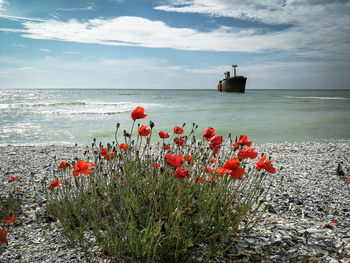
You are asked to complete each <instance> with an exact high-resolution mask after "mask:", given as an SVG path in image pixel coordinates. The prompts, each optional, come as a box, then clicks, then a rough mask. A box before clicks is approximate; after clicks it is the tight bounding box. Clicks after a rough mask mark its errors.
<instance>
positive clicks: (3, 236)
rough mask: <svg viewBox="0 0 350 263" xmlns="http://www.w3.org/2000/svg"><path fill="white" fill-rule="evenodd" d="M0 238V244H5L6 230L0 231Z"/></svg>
mask: <svg viewBox="0 0 350 263" xmlns="http://www.w3.org/2000/svg"><path fill="white" fill-rule="evenodd" d="M0 237H1V243H4V244H7V239H6V228H4V229H0Z"/></svg>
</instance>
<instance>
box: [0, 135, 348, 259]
mask: <svg viewBox="0 0 350 263" xmlns="http://www.w3.org/2000/svg"><path fill="white" fill-rule="evenodd" d="M254 147H256V149H257V151H258V152H259V153H267V154H268V155H271V156H272V157H273V158H274V162H273V164H274V166H276V167H279V166H283V168H284V169H283V170H281V171H279V172H277V173H276V174H274V175H268V176H267V178H266V181H265V185H266V188H267V187H268V186H269V187H270V188H269V191H268V193H267V195H266V197H264V202H265V203H266V204H268V205H269V209H268V211H267V212H266V213H265V214H263V215H262V216H261V220H260V221H259V222H258V224H257V225H256V226H255V227H254V228H253V229H252V231H251V232H249V233H247V234H245V235H242V236H240V237H239V238H238V241H237V243H236V244H235V246H234V247H233V249H231V250H230V251H228V252H227V253H226V254H225V255H224V256H223V257H221V258H217V259H216V260H215V261H214V262H315V263H317V262H332V263H336V262H348V263H350V208H349V196H350V184H348V183H346V180H347V179H348V178H346V177H345V178H344V176H339V175H338V174H337V168H338V166H339V164H340V163H341V166H342V169H343V171H345V172H348V171H350V169H349V168H350V158H349V156H350V141H335V142H297V143H291V142H285V143H270V144H262V145H255V146H254ZM85 149H86V148H85V147H65V146H11V145H9V146H0V192H1V194H2V195H4V196H7V195H9V193H10V192H11V191H12V190H13V189H14V187H13V185H16V187H17V186H18V187H20V188H22V191H20V192H18V193H19V194H20V195H21V196H22V199H23V204H22V207H21V209H22V213H21V214H20V216H19V217H18V218H17V222H16V223H13V224H12V225H11V226H10V227H9V228H8V242H9V245H8V246H7V247H4V250H3V253H2V254H1V255H0V262H122V261H116V260H108V259H105V260H103V261H102V259H101V258H100V257H98V255H99V254H100V251H99V250H98V248H97V247H95V248H93V249H92V251H91V253H89V254H86V253H84V252H82V251H81V250H80V249H79V248H75V247H72V246H71V245H70V244H69V243H68V241H67V240H66V238H65V237H64V235H63V233H62V231H61V229H60V225H59V222H57V221H54V220H51V219H50V218H49V216H48V215H47V214H46V209H45V207H46V204H47V200H46V199H45V195H44V194H43V187H47V185H45V186H42V184H41V182H42V181H44V182H45V183H46V184H48V182H49V181H50V180H52V179H53V178H55V176H56V172H55V171H57V165H58V164H59V163H60V162H61V161H70V160H73V157H78V158H81V159H85V158H86V157H85V156H84V155H83V152H84V151H85ZM224 151H225V149H223V152H224ZM11 176H18V177H20V178H21V180H20V181H18V182H17V181H16V182H12V183H9V182H8V180H9V179H10V177H11ZM349 177H350V176H349ZM20 185H21V186H20ZM326 224H329V225H331V226H332V227H333V228H332V229H329V228H324V226H325V225H326ZM200 259H201V260H202V261H203V260H204V258H203V257H201V258H197V259H196V260H198V261H201V260H200Z"/></svg>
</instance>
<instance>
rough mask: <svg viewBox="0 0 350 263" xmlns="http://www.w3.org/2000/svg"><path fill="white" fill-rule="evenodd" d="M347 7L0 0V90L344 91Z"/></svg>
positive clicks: (304, 0)
mask: <svg viewBox="0 0 350 263" xmlns="http://www.w3.org/2000/svg"><path fill="white" fill-rule="evenodd" d="M349 14H350V1H346V0H334V1H328V0H265V1H252V0H246V1H238V0H173V1H167V0H142V1H141V0H91V1H83V0H75V1H71V0H32V1H28V0H0V88H155V89H166V88H184V89H216V85H217V82H218V80H219V79H220V78H222V77H223V72H224V71H227V70H230V68H231V65H232V64H238V65H239V67H238V69H237V70H238V74H242V75H245V76H247V77H248V81H247V89H281V88H286V89H287V88H301V89H306V88H309V89H325V88H329V89H349V88H350V85H349V83H350V74H349V68H350V16H349Z"/></svg>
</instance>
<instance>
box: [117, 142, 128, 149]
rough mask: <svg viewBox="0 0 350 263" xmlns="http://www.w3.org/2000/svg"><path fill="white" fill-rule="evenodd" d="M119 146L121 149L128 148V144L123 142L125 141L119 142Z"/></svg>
mask: <svg viewBox="0 0 350 263" xmlns="http://www.w3.org/2000/svg"><path fill="white" fill-rule="evenodd" d="M119 148H120V149H121V150H127V149H128V148H129V145H127V144H125V143H121V144H120V145H119Z"/></svg>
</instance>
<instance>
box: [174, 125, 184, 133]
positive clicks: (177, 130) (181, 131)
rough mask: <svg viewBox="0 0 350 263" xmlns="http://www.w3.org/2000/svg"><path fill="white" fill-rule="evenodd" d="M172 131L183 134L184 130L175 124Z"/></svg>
mask: <svg viewBox="0 0 350 263" xmlns="http://www.w3.org/2000/svg"><path fill="white" fill-rule="evenodd" d="M174 133H175V134H183V133H184V130H183V129H182V128H181V127H179V126H175V127H174Z"/></svg>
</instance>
